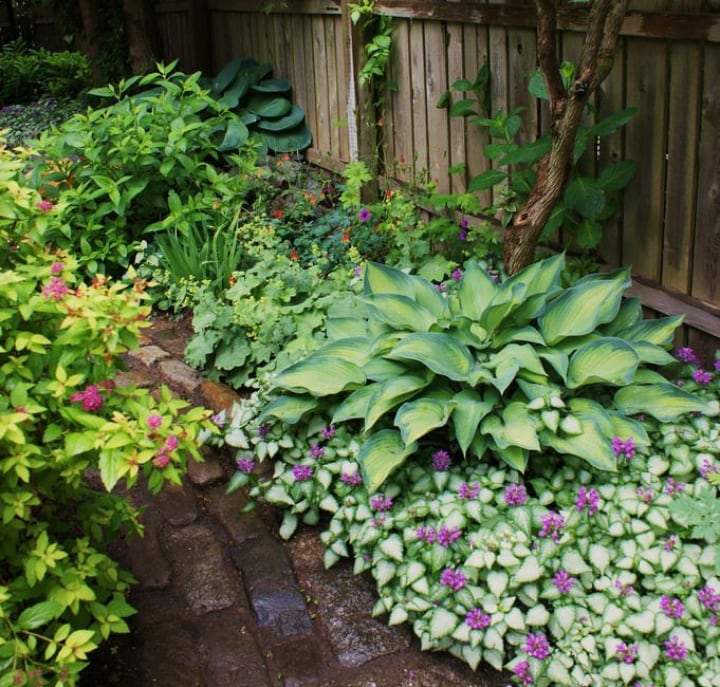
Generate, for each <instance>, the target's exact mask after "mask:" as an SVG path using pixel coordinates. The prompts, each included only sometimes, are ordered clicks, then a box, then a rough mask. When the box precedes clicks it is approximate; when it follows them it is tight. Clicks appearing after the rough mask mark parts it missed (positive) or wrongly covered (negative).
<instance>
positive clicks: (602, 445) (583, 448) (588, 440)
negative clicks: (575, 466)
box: [540, 420, 617, 472]
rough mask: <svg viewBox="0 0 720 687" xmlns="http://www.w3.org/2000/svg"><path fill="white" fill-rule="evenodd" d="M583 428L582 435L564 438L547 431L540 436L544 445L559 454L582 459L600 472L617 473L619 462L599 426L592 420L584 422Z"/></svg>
mask: <svg viewBox="0 0 720 687" xmlns="http://www.w3.org/2000/svg"><path fill="white" fill-rule="evenodd" d="M561 428H562V424H561ZM581 428H582V431H581V433H580V434H577V435H574V436H564V437H563V436H560V435H559V434H554V433H553V432H549V431H545V432H543V433H542V434H541V435H540V440H541V442H542V444H544V445H545V446H549V447H550V448H553V449H555V450H556V451H557V452H558V453H568V454H570V455H573V456H577V457H578V458H582V459H583V460H585V461H587V462H588V463H590V465H592V466H593V467H596V468H598V469H599V470H606V471H608V472H616V471H617V461H616V459H615V457H614V455H613V452H612V446H611V445H610V441H609V440H608V439H607V437H606V436H605V434H603V432H601V431H600V429H599V427H598V425H597V424H596V423H595V422H592V421H591V420H584V421H583V422H582V423H581Z"/></svg>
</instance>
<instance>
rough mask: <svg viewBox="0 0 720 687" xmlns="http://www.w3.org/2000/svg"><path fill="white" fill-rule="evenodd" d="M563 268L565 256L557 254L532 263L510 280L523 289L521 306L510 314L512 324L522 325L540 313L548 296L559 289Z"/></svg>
mask: <svg viewBox="0 0 720 687" xmlns="http://www.w3.org/2000/svg"><path fill="white" fill-rule="evenodd" d="M564 267H565V255H563V254H562V253H559V254H558V255H554V256H552V257H550V258H546V259H545V260H541V261H539V262H535V263H532V264H531V265H529V266H528V267H526V268H525V269H524V270H522V271H521V272H518V273H517V274H516V275H514V276H513V277H512V278H511V279H512V281H514V282H515V283H521V284H523V285H524V287H525V290H524V294H523V297H522V304H521V305H520V306H519V307H518V308H516V309H515V310H514V311H513V313H512V319H513V321H514V322H517V323H519V324H524V323H526V322H529V321H530V320H532V319H533V318H535V317H537V316H538V315H540V313H542V311H543V310H544V309H545V304H546V303H547V301H548V299H549V298H550V296H552V295H553V294H555V293H557V292H558V291H559V290H560V289H561V283H560V282H561V276H562V271H563V268H564Z"/></svg>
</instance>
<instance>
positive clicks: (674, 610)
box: [660, 594, 685, 618]
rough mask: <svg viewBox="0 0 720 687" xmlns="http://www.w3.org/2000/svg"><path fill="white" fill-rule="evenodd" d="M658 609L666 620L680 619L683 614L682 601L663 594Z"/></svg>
mask: <svg viewBox="0 0 720 687" xmlns="http://www.w3.org/2000/svg"><path fill="white" fill-rule="evenodd" d="M660 608H661V609H662V612H663V613H664V614H665V615H666V616H667V617H668V618H682V616H683V614H684V613H685V606H683V603H682V601H680V599H677V598H672V597H670V596H668V595H667V594H664V595H663V597H662V598H661V599H660Z"/></svg>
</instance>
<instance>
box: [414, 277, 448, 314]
mask: <svg viewBox="0 0 720 687" xmlns="http://www.w3.org/2000/svg"><path fill="white" fill-rule="evenodd" d="M413 287H414V289H415V300H416V301H417V302H418V303H419V304H420V305H422V306H423V307H424V308H427V309H428V310H429V311H430V312H431V313H432V314H433V315H434V316H435V317H436V318H444V317H447V301H446V299H445V298H444V297H443V295H442V294H441V293H440V291H438V289H437V288H436V287H435V285H434V284H432V283H431V282H429V281H428V280H427V279H425V278H424V277H417V276H416V277H414V278H413Z"/></svg>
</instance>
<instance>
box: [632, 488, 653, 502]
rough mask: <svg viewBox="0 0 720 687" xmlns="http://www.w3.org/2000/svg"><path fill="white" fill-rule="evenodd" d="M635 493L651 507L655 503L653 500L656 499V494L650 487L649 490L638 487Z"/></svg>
mask: <svg viewBox="0 0 720 687" xmlns="http://www.w3.org/2000/svg"><path fill="white" fill-rule="evenodd" d="M635 491H636V492H637V495H638V496H639V497H640V500H641V501H642V502H643V503H645V504H647V505H650V504H651V503H652V502H653V499H654V498H655V494H654V492H653V490H652V489H650V488H649V487H648V488H647V489H645V488H644V487H638V488H637V489H636V490H635Z"/></svg>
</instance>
